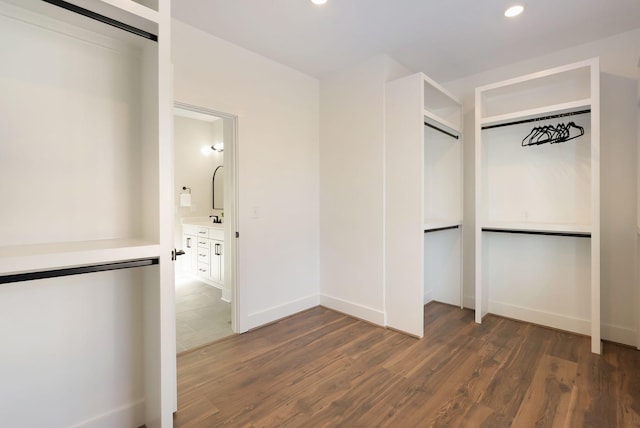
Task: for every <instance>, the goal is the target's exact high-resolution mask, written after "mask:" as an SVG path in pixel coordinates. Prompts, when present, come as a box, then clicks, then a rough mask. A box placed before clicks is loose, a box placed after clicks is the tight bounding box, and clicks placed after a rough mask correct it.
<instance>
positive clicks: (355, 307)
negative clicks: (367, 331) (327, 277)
mask: <svg viewBox="0 0 640 428" xmlns="http://www.w3.org/2000/svg"><path fill="white" fill-rule="evenodd" d="M320 304H321V305H322V306H324V307H326V308H329V309H333V310H334V311H338V312H342V313H343V314H346V315H349V316H352V317H355V318H359V319H361V320H364V321H368V322H370V323H372V324H376V325H379V326H384V325H385V316H384V312H383V311H379V310H377V309H373V308H369V307H367V306H363V305H360V304H358V303H353V302H349V301H347V300H343V299H339V298H337V297H332V296H327V295H326V294H321V295H320Z"/></svg>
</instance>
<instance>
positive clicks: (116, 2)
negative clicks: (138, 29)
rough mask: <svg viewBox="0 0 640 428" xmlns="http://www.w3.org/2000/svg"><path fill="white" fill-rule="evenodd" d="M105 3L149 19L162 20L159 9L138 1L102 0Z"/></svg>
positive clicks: (156, 21) (157, 21)
mask: <svg viewBox="0 0 640 428" xmlns="http://www.w3.org/2000/svg"><path fill="white" fill-rule="evenodd" d="M100 1H101V2H103V3H106V4H109V5H111V6H114V7H116V8H118V9H121V10H124V11H126V12H128V13H130V14H132V15H136V16H139V17H141V18H144V19H146V20H148V21H151V22H155V23H156V24H157V23H159V22H160V14H159V13H158V11H156V10H153V9H151V8H149V7H147V6H145V5H143V4H140V3H137V2H135V1H133V0H100Z"/></svg>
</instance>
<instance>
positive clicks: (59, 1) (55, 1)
mask: <svg viewBox="0 0 640 428" xmlns="http://www.w3.org/2000/svg"><path fill="white" fill-rule="evenodd" d="M42 1H43V2H45V3H49V4H52V5H54V6H58V7H61V8H63V9H66V10H68V11H70V12H74V13H77V14H78V15H82V16H86V17H87V18H91V19H93V20H95V21H98V22H102V23H103V24H107V25H111V26H112V27H115V28H119V29H120V30H124V31H127V32H129V33H131V34H135V35H136V36H140V37H142V38H144V39H148V40H151V41H154V42H157V41H158V36H157V35H155V34H153V33H149V32H148V31H144V30H141V29H140V28H137V27H133V26H131V25H129V24H125V23H124V22H120V21H116V20H115V19H113V18H109V17H108V16H104V15H100V14H99V13H96V12H93V11H91V10H89V9H85V8H83V7H80V6H77V5H75V4H72V3H69V2H66V1H64V0H42Z"/></svg>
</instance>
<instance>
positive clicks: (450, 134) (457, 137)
mask: <svg viewBox="0 0 640 428" xmlns="http://www.w3.org/2000/svg"><path fill="white" fill-rule="evenodd" d="M424 124H425V125H426V126H428V127H429V128H432V129H435V130H436V131H440V132H442V133H443V134H446V135H448V136H449V137H451V138H455V139H456V140H458V139H460V137H459V136H457V135H456V134H452V133H451V132H449V131H445V130H444V129H442V128H438V127H437V126H435V125H432V124H430V123H429V122H425V123H424Z"/></svg>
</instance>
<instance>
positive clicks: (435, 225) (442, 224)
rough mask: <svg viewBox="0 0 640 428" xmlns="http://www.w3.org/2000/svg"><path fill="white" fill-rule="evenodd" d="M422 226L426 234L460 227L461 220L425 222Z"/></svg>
mask: <svg viewBox="0 0 640 428" xmlns="http://www.w3.org/2000/svg"><path fill="white" fill-rule="evenodd" d="M423 226H424V227H423V228H424V231H425V232H428V231H430V230H437V229H445V228H450V227H459V226H462V220H427V221H425V223H424V225H423Z"/></svg>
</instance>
